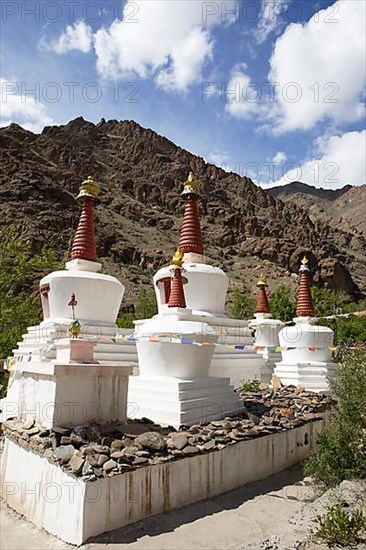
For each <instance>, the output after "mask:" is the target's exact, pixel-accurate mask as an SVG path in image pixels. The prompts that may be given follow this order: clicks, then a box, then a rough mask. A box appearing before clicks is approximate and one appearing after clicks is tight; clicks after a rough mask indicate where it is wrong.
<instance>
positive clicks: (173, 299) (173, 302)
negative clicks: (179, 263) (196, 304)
mask: <svg viewBox="0 0 366 550" xmlns="http://www.w3.org/2000/svg"><path fill="white" fill-rule="evenodd" d="M168 307H187V306H186V299H185V296H184V289H183V281H182V273H181V270H180V268H179V267H177V268H176V269H174V275H173V279H172V286H171V291H170V296H169V302H168Z"/></svg>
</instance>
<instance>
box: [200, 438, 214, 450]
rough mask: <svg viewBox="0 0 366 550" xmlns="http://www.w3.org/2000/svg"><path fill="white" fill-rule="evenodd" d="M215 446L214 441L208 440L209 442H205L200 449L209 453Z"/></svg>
mask: <svg viewBox="0 0 366 550" xmlns="http://www.w3.org/2000/svg"><path fill="white" fill-rule="evenodd" d="M215 445H216V441H215V440H214V439H210V440H209V441H206V443H204V444H203V445H202V447H203V448H204V449H205V451H209V450H210V449H213V448H214V447H215Z"/></svg>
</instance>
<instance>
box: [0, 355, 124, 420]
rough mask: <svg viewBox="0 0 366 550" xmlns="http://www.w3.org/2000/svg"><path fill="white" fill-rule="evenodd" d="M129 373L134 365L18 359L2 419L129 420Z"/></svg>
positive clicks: (5, 400) (4, 402) (4, 403)
mask: <svg viewBox="0 0 366 550" xmlns="http://www.w3.org/2000/svg"><path fill="white" fill-rule="evenodd" d="M130 374H132V367H122V366H120V365H115V364H103V365H99V364H98V365H97V364H81V363H69V364H57V363H51V362H44V363H42V362H39V363H36V362H29V363H18V364H17V366H16V368H15V369H14V370H13V371H12V374H11V378H10V383H9V388H8V394H7V397H6V399H4V401H3V404H2V420H3V421H5V420H6V419H8V418H12V417H19V418H23V419H26V420H31V419H34V420H35V421H36V422H37V423H38V424H40V425H41V426H43V427H45V428H53V427H54V426H59V427H69V426H77V425H78V424H90V423H91V422H99V423H103V422H110V421H112V420H118V421H121V422H124V421H125V420H126V417H127V410H126V403H127V391H128V380H129V375H130Z"/></svg>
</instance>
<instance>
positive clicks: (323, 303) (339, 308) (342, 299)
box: [311, 286, 350, 317]
mask: <svg viewBox="0 0 366 550" xmlns="http://www.w3.org/2000/svg"><path fill="white" fill-rule="evenodd" d="M311 295H312V298H313V304H314V308H315V315H316V316H317V317H324V316H326V315H337V314H339V313H344V311H345V309H346V307H347V306H348V305H349V304H350V296H349V294H347V293H346V292H344V291H343V290H341V291H338V292H334V291H333V290H330V289H329V288H318V287H316V286H313V287H311Z"/></svg>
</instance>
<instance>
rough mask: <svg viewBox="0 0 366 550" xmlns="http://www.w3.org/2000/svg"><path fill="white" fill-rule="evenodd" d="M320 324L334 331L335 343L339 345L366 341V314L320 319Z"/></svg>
mask: <svg viewBox="0 0 366 550" xmlns="http://www.w3.org/2000/svg"><path fill="white" fill-rule="evenodd" d="M317 324H318V325H321V326H326V327H329V328H331V329H332V330H333V331H334V343H335V344H336V345H338V346H344V345H350V344H356V343H358V342H366V316H365V317H356V316H355V315H351V316H350V317H337V318H335V319H322V318H321V319H319V320H318V322H317Z"/></svg>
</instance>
